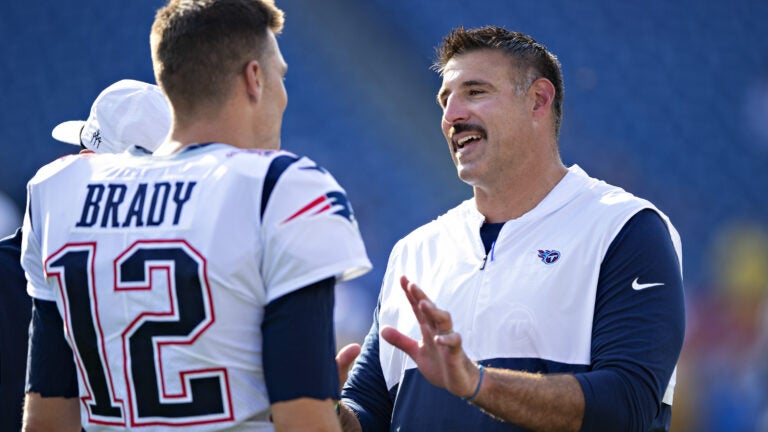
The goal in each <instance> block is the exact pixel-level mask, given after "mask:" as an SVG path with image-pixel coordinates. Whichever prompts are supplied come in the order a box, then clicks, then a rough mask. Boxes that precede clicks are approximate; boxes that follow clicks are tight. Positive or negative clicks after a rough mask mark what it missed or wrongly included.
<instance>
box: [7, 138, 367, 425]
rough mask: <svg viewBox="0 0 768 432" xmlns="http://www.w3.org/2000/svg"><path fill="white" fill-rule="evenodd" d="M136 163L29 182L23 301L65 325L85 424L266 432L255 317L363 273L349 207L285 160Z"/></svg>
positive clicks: (180, 157)
mask: <svg viewBox="0 0 768 432" xmlns="http://www.w3.org/2000/svg"><path fill="white" fill-rule="evenodd" d="M139 153H140V152H138V151H134V152H127V153H123V154H119V155H111V154H101V155H95V154H93V155H73V156H68V157H64V158H61V159H59V160H57V161H55V162H53V163H51V164H48V165H46V166H45V167H43V168H41V169H40V170H39V171H38V173H37V174H36V175H35V177H34V178H33V179H32V180H31V181H30V182H29V185H28V194H29V201H28V208H27V214H26V217H25V221H24V245H23V253H22V262H23V266H24V269H25V272H26V274H27V278H28V281H29V285H28V291H29V294H30V295H32V296H33V297H35V298H38V299H43V300H50V301H56V303H57V305H58V308H59V311H60V313H61V316H62V317H63V320H64V326H65V333H66V337H67V340H68V341H69V343H70V345H72V346H73V348H74V350H73V351H74V354H75V360H76V364H77V369H78V372H79V386H80V399H81V401H82V404H81V419H82V421H83V426H84V427H85V429H86V430H88V431H89V432H93V431H111V430H124V429H133V428H137V429H140V430H142V431H167V430H169V429H174V428H179V429H180V428H182V427H186V428H189V427H192V428H193V429H194V430H196V431H197V430H199V431H213V430H228V431H241V430H251V431H252V430H259V431H262V430H264V431H268V430H272V426H271V423H269V400H268V397H267V391H266V387H265V384H264V376H263V369H262V335H261V323H262V319H263V316H264V307H265V306H266V304H267V303H269V302H270V301H272V300H274V299H276V298H278V297H280V296H282V295H285V294H287V293H290V292H292V291H294V290H297V289H299V288H302V287H304V286H306V285H309V284H311V283H314V282H317V281H320V280H322V279H325V278H328V277H333V276H335V277H336V278H337V280H339V281H341V280H347V279H351V278H354V277H357V276H359V275H361V274H363V273H365V272H366V271H368V270H369V269H370V268H371V264H370V262H369V260H368V257H367V255H366V251H365V248H364V245H363V242H362V239H361V237H360V233H359V230H358V227H357V223H356V221H355V219H354V215H353V212H352V209H351V206H350V204H349V202H348V200H347V198H346V194H345V192H344V190H343V189H342V188H341V187H340V186H339V184H338V183H337V182H336V181H335V180H334V178H333V177H332V176H331V175H330V174H329V173H328V172H327V171H325V170H324V169H323V168H321V167H319V166H318V165H317V164H315V163H314V162H313V161H311V160H309V159H307V158H303V157H299V156H296V155H293V154H291V153H289V152H285V151H253V150H251V151H249V150H241V149H237V148H234V147H231V146H228V145H224V144H207V145H201V146H194V147H190V148H187V149H185V150H183V151H181V152H180V153H178V154H175V155H171V156H165V157H155V156H151V155H146V154H144V155H141V154H139Z"/></svg>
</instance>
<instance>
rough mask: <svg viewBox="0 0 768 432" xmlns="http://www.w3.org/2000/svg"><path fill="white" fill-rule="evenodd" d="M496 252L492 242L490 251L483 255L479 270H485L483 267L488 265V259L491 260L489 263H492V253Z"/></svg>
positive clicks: (494, 244) (494, 243)
mask: <svg viewBox="0 0 768 432" xmlns="http://www.w3.org/2000/svg"><path fill="white" fill-rule="evenodd" d="M495 250H496V242H495V241H494V242H493V243H491V251H490V252H488V253H487V254H485V256H484V257H483V263H482V264H480V270H485V265H486V264H487V263H488V257H490V258H491V262H493V252H494V251H495Z"/></svg>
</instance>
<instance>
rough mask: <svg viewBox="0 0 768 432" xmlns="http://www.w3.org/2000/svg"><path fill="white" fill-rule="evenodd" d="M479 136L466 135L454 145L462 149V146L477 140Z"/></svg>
mask: <svg viewBox="0 0 768 432" xmlns="http://www.w3.org/2000/svg"><path fill="white" fill-rule="evenodd" d="M479 139H480V135H467V136H465V137H464V138H461V139H460V140H458V141H456V144H458V145H459V147H464V144H466V143H468V142H470V141H472V140H479Z"/></svg>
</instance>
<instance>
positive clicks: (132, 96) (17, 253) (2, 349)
mask: <svg viewBox="0 0 768 432" xmlns="http://www.w3.org/2000/svg"><path fill="white" fill-rule="evenodd" d="M170 128H171V111H170V108H169V106H168V101H167V100H166V99H165V95H164V94H163V92H162V91H161V90H160V89H159V88H158V87H157V86H156V85H152V84H148V83H144V82H141V81H135V80H130V79H125V80H120V81H118V82H116V83H114V84H111V85H110V86H108V87H107V88H105V89H104V90H102V91H101V93H100V94H99V96H98V97H97V98H96V100H95V101H94V102H93V104H92V106H91V112H90V115H89V116H88V119H87V120H86V121H82V120H74V121H66V122H63V123H61V124H59V125H57V126H56V127H55V128H54V129H53V131H52V132H51V134H52V135H53V137H54V138H56V139H57V140H59V141H62V142H65V143H69V144H74V145H77V146H78V147H80V148H81V151H82V152H91V153H93V152H95V153H121V152H123V151H124V150H125V149H126V148H128V147H130V146H132V145H134V144H137V143H141V144H142V145H143V146H144V147H146V149H147V150H149V151H154V150H155V149H156V148H157V147H159V146H160V144H162V143H163V142H164V141H165V138H166V136H167V135H168V130H169V129H170ZM96 131H98V134H97V133H96ZM95 135H98V137H99V139H98V140H94V139H91V138H93V137H94V136H95ZM84 136H85V137H87V138H86V139H83V137H84ZM20 261H21V228H19V229H17V230H16V232H15V233H14V234H13V235H10V236H8V237H6V238H4V239H2V240H0V278H2V280H3V283H2V284H0V297H2V301H0V430H3V431H6V430H8V431H10V430H16V431H18V430H20V429H21V414H22V406H23V401H24V387H25V374H24V370H25V368H26V364H27V342H28V339H29V331H28V329H29V326H28V323H29V322H30V314H31V311H32V301H31V299H30V297H29V295H27V292H26V286H27V282H26V279H25V277H24V271H23V269H22V268H21V263H20ZM58 336H59V337H58V338H56V339H54V340H49V341H47V343H48V344H53V343H60V344H63V345H66V340H65V338H64V334H63V333H59V334H58ZM64 349H65V350H66V349H67V348H66V347H65V348H64ZM70 365H71V362H70ZM44 370H45V371H46V372H50V373H58V372H60V370H58V369H57V368H56V367H55V366H53V365H52V364H49V365H47V367H45V368H44ZM68 372H69V373H68V374H67V375H68V376H71V377H72V379H75V370H74V368H71V369H70V370H69V371H68ZM50 390H52V391H51V393H50V394H51V395H55V396H61V397H64V396H70V397H74V396H76V393H75V392H71V393H68V390H67V389H50ZM75 390H77V389H76V388H75Z"/></svg>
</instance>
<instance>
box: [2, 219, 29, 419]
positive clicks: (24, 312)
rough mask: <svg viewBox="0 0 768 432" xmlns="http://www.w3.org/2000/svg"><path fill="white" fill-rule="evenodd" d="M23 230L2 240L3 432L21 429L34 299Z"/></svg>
mask: <svg viewBox="0 0 768 432" xmlns="http://www.w3.org/2000/svg"><path fill="white" fill-rule="evenodd" d="M20 260H21V229H18V230H16V233H15V234H14V235H11V236H8V237H6V238H4V239H3V240H0V430H3V431H6V430H7V431H10V430H21V407H22V405H23V401H24V370H25V368H26V361H27V339H28V338H29V319H30V315H31V312H32V299H31V298H30V297H29V295H27V280H26V279H25V278H24V271H23V270H22V268H21V262H20Z"/></svg>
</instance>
